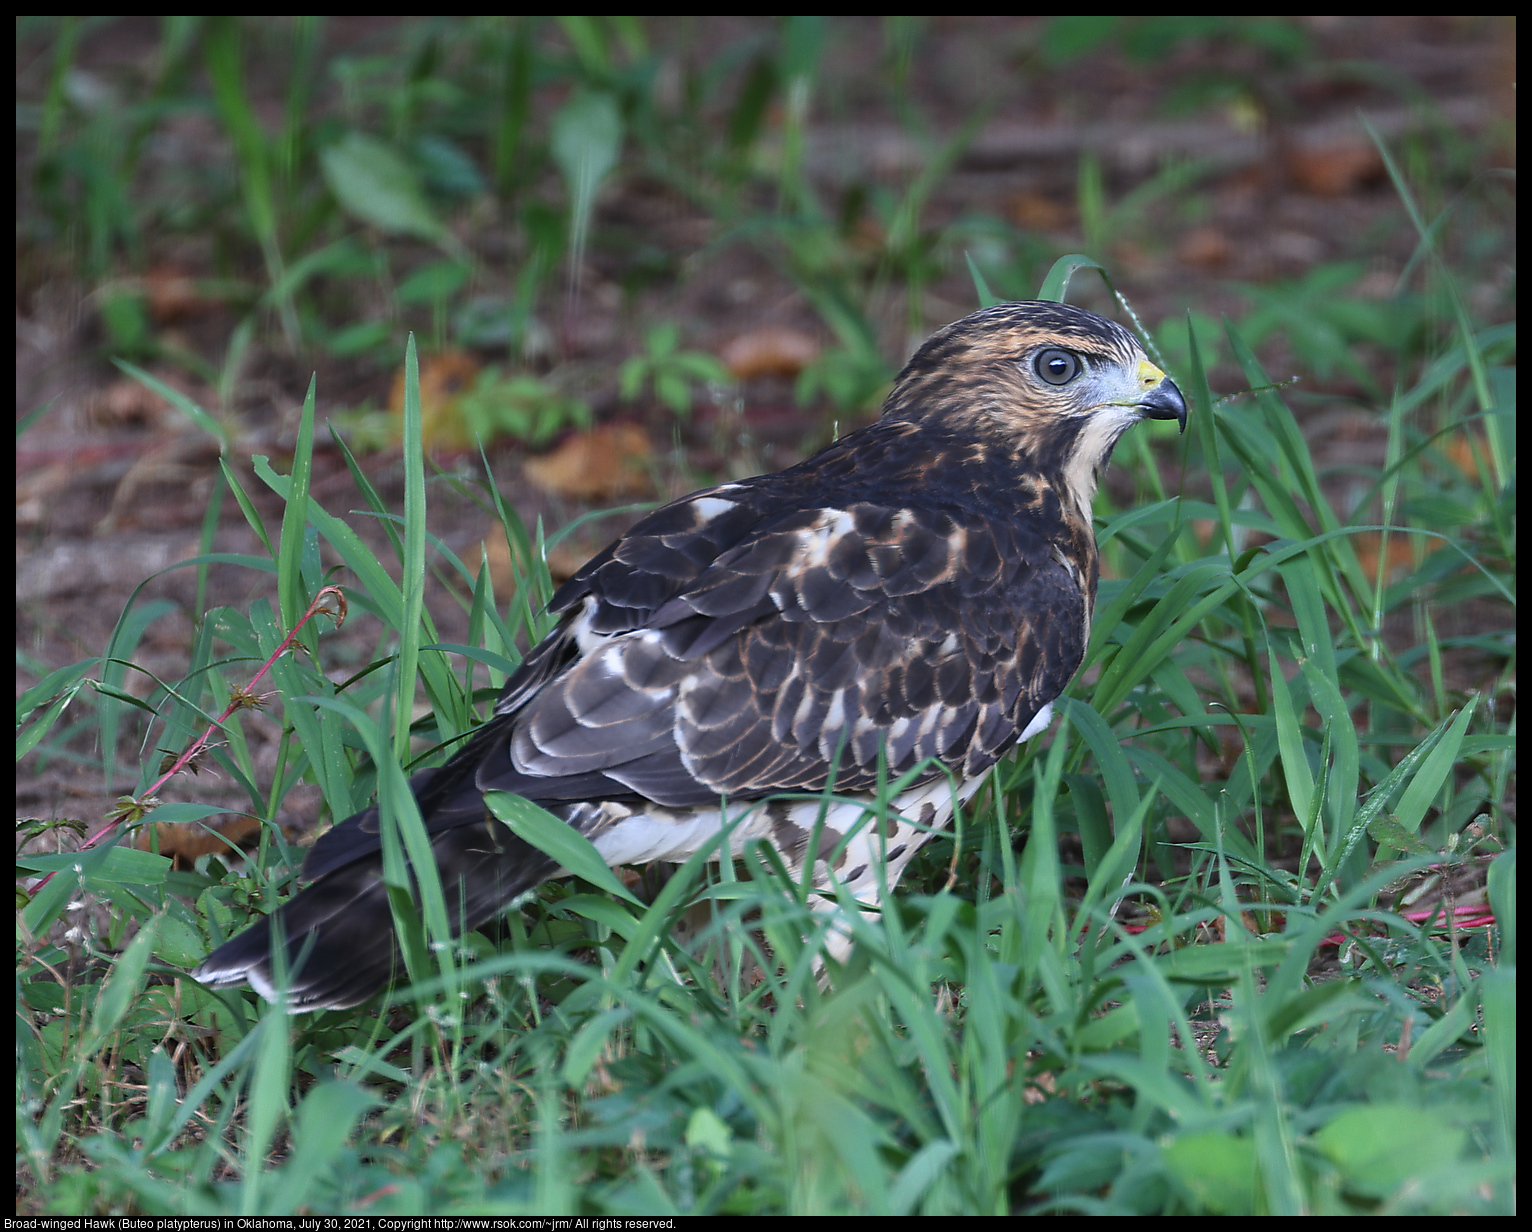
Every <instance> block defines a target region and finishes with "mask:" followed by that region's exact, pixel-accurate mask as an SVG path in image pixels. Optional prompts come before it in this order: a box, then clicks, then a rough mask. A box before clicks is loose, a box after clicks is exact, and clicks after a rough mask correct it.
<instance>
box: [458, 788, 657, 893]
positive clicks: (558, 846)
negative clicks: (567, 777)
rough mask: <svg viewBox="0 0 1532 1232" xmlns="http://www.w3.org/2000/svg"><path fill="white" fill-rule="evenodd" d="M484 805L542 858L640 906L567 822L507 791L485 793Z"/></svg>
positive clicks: (585, 839)
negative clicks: (550, 857)
mask: <svg viewBox="0 0 1532 1232" xmlns="http://www.w3.org/2000/svg"><path fill="white" fill-rule="evenodd" d="M484 803H485V804H487V805H488V806H489V811H490V812H492V813H493V814H494V815H495V816H496V817H498V818H499V819H500V820H501V821H503V822H505V824H506V825H507V826H509V827H510V829H511V833H512V834H514V835H515V836H516V837H517V838H519V839H522V840H524V841H525V842H528V843H531V844H532V846H534V847H536V848H537V849H538V850H539V851H541V852H543V853H544V854H545V855H549V856H552V857H553V858H554V859H555V860H557V861H558V862H559V863H560V864H562V865H563V866H564V868H565V869H567V870H568V871H569V872H571V873H573V874H574V875H575V876H576V877H583V878H585V880H586V881H588V882H590V883H591V885H594V886H600V887H601V888H602V889H603V890H605V891H606V892H607V893H608V894H612V895H615V896H616V897H618V898H623V899H626V900H627V901H628V902H630V903H633V904H634V905H636V906H639V907H642V906H643V903H641V902H639V900H638V899H637V898H635V897H634V896H633V894H632V893H631V891H629V889H628V887H627V886H625V885H623V884H622V882H620V881H618V880H617V877H616V874H614V873H613V872H612V870H611V869H609V868H608V867H607V866H606V861H605V860H603V859H602V858H601V853H600V852H599V851H597V850H596V848H595V844H593V843H592V842H591V841H590V840H589V839H588V838H586V837H585V836H584V835H583V834H581V833H580V832H579V831H578V830H576V829H575V828H574V827H573V826H571V825H570V824H569V823H568V822H566V821H562V820H560V819H559V818H557V817H555V816H554V815H553V814H552V813H550V812H549V811H548V810H547V809H545V808H540V807H539V806H538V805H536V804H533V803H532V801H530V800H527V799H524V798H523V797H521V796H516V795H512V794H511V793H510V792H508V791H489V792H485V793H484Z"/></svg>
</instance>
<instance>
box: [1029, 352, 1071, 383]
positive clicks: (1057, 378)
mask: <svg viewBox="0 0 1532 1232" xmlns="http://www.w3.org/2000/svg"><path fill="white" fill-rule="evenodd" d="M1033 366H1034V367H1035V368H1036V369H1037V375H1038V376H1040V377H1042V378H1043V380H1045V381H1047V382H1048V384H1050V385H1068V384H1069V382H1070V381H1072V380H1074V379H1075V377H1077V376H1079V375H1080V371H1081V368H1082V366H1083V365H1081V363H1080V357H1079V356H1078V355H1074V354H1072V353H1071V352H1069V351H1065V350H1062V349H1060V348H1059V347H1049V348H1048V349H1047V350H1045V351H1039V352H1038V353H1037V358H1036V359H1035V360H1034V361H1033Z"/></svg>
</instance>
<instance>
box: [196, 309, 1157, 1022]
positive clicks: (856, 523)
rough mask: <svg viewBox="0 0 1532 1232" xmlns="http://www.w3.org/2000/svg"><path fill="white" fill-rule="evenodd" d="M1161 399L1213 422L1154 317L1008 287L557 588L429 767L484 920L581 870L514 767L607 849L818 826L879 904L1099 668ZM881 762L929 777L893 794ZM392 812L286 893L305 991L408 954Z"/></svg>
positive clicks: (832, 870)
mask: <svg viewBox="0 0 1532 1232" xmlns="http://www.w3.org/2000/svg"><path fill="white" fill-rule="evenodd" d="M1140 419H1162V420H1169V419H1174V420H1176V421H1177V423H1178V424H1179V425H1180V427H1181V430H1182V431H1185V428H1186V401H1185V399H1184V398H1183V397H1182V395H1181V392H1180V390H1178V389H1177V388H1176V386H1175V384H1174V383H1173V382H1171V381H1170V379H1169V378H1168V377H1166V375H1165V374H1164V373H1163V372H1162V371H1161V370H1160V369H1159V368H1157V367H1155V365H1154V364H1153V363H1151V362H1150V361H1149V359H1148V357H1147V356H1146V355H1145V353H1144V351H1143V348H1142V347H1141V346H1140V345H1139V343H1138V341H1137V340H1136V339H1135V338H1134V336H1133V335H1132V334H1131V333H1129V332H1128V331H1127V330H1126V329H1123V328H1122V327H1121V326H1119V325H1116V324H1114V323H1113V322H1111V321H1108V320H1105V319H1103V318H1102V317H1099V316H1096V315H1095V314H1094V313H1090V312H1086V311H1084V310H1082V309H1079V308H1074V307H1071V306H1069V305H1066V304H1058V303H1051V302H1042V301H1023V302H1019V303H1009V304H999V305H996V306H995V307H992V308H986V309H984V310H983V311H981V312H976V313H973V314H972V315H971V316H966V317H964V318H963V319H962V320H960V321H956V322H954V323H953V324H951V325H948V326H946V327H945V328H944V329H941V330H939V331H937V333H936V334H934V335H933V336H932V337H931V338H930V339H929V340H928V341H927V342H926V343H925V344H924V345H923V346H921V347H920V349H919V350H918V351H916V352H915V355H914V357H913V358H912V359H911V360H910V361H909V363H908V364H906V365H905V367H904V370H903V371H902V372H901V373H900V374H899V376H898V379H897V380H896V381H895V383H894V387H893V390H892V392H891V393H890V394H889V396H888V399H887V401H886V402H885V404H884V406H883V411H882V415H881V417H880V418H879V419H878V420H877V421H876V422H875V423H872V424H870V425H869V426H867V427H864V428H861V429H859V430H857V431H854V432H851V433H848V434H847V435H846V436H843V437H841V438H840V439H839V440H837V441H835V442H834V443H833V444H831V445H829V446H828V447H826V448H825V449H823V450H821V451H820V452H819V453H817V454H815V455H814V456H813V457H811V458H809V459H808V460H807V461H804V462H800V463H799V464H798V465H796V466H793V467H790V468H788V469H787V470H784V471H780V472H778V473H776V474H771V475H760V476H757V477H756V478H753V479H745V480H742V481H740V482H737V483H726V484H722V485H720V486H718V487H713V488H707V489H705V490H703V491H700V492H695V493H693V494H692V495H690V496H686V497H682V498H681V499H680V500H677V501H673V502H671V503H670V504H668V505H666V506H664V507H663V508H661V509H659V510H657V511H655V512H654V513H651V514H649V515H648V516H647V517H645V518H644V519H643V520H642V521H640V522H639V523H638V524H637V525H635V526H634V527H633V529H632V530H630V531H629V532H628V533H627V534H625V535H623V536H622V537H621V538H620V539H618V540H617V541H616V542H615V543H613V544H611V545H610V546H609V547H608V548H606V550H605V551H603V552H601V553H600V554H599V555H598V556H596V557H595V558H594V559H592V560H591V561H590V562H589V563H587V564H586V565H585V566H584V567H583V568H581V569H580V570H579V572H578V573H576V574H575V575H574V577H573V578H571V579H570V580H569V581H568V582H567V583H565V585H564V586H563V587H562V588H561V589H560V590H559V591H558V592H557V593H556V594H555V595H554V596H553V599H552V601H551V602H550V604H549V610H550V612H552V613H555V614H557V615H558V616H559V622H558V625H557V627H556V628H554V629H553V631H552V632H551V633H549V634H548V636H547V637H546V638H544V639H543V640H542V641H541V642H540V643H539V644H538V645H537V646H536V647H534V648H533V649H532V650H531V652H530V653H529V654H528V655H527V657H526V659H525V660H524V661H523V662H522V664H521V666H520V667H519V668H518V669H517V670H516V672H515V673H514V674H513V675H512V676H511V677H510V679H509V680H508V681H507V682H506V685H505V689H504V691H503V692H502V693H501V695H500V698H499V700H498V701H497V702H496V704H495V707H494V713H493V715H492V717H491V718H490V719H489V720H488V721H487V722H486V723H484V724H483V725H482V726H481V727H479V728H478V729H477V730H476V731H475V733H474V735H473V736H472V738H471V739H470V740H469V741H468V743H467V744H466V745H465V746H464V747H463V748H462V749H461V750H460V751H459V752H457V753H456V754H455V755H454V756H452V757H451V758H450V759H449V760H448V761H447V762H446V764H445V765H443V766H441V767H440V768H438V769H431V770H426V771H423V772H421V773H419V774H417V775H416V776H415V777H414V778H413V779H412V780H411V784H410V785H411V789H412V791H413V792H414V794H415V796H416V799H417V800H418V802H419V806H420V813H421V816H422V818H423V819H424V821H425V825H426V829H427V831H428V833H429V835H430V838H431V845H432V852H433V855H434V857H435V860H436V863H437V865H438V868H439V869H440V873H441V881H442V885H443V888H444V889H445V891H446V894H447V901H448V903H449V905H450V906H452V907H453V909H454V910H455V913H456V915H457V921H456V923H457V925H458V926H459V927H460V928H461V929H462V930H464V931H471V930H473V929H475V928H478V927H480V926H481V925H483V924H484V923H486V922H487V921H489V920H490V919H491V918H493V917H494V915H495V914H496V913H497V912H499V911H501V910H503V909H504V908H506V907H507V906H508V905H510V904H512V903H514V902H516V901H518V900H519V899H520V898H521V897H522V896H524V895H525V894H527V893H528V892H529V891H531V890H532V889H533V888H535V887H536V886H537V885H539V884H540V883H541V882H543V881H545V880H547V879H548V878H549V877H551V876H554V875H555V874H557V873H558V872H559V868H558V865H557V862H556V861H555V860H553V859H552V858H551V857H549V856H547V855H545V854H544V853H543V852H541V851H539V850H537V849H536V848H534V847H532V846H531V845H529V844H528V843H526V842H524V841H523V840H521V839H520V838H518V837H517V836H516V835H515V834H513V833H512V832H511V831H510V830H509V828H508V827H506V826H505V825H504V824H503V823H501V822H500V821H498V820H497V819H496V818H495V817H494V816H493V814H491V813H490V812H489V810H488V809H487V808H486V806H485V803H484V800H483V793H484V792H486V791H492V790H501V791H509V792H515V793H516V794H518V795H521V796H524V797H526V798H527V799H530V800H532V801H534V802H536V803H537V804H539V805H541V806H542V807H543V808H545V809H547V810H548V811H550V812H552V813H553V814H555V815H556V816H558V817H560V818H561V819H563V820H564V821H565V822H566V823H567V824H569V825H570V826H573V827H574V828H575V829H576V830H577V831H579V832H580V833H581V834H583V835H584V836H585V837H586V838H587V839H589V840H590V841H591V842H592V843H593V844H594V845H595V847H596V850H597V851H598V852H599V853H600V854H601V856H602V857H603V858H604V859H605V860H606V861H607V863H608V864H631V863H640V862H646V861H654V860H660V861H680V860H684V859H685V858H686V857H687V856H689V855H691V854H692V853H694V852H696V851H697V850H699V849H700V848H702V847H704V846H706V845H707V843H708V842H709V840H710V839H711V840H716V839H717V837H718V834H719V830H720V827H721V826H722V825H723V824H724V823H723V819H724V816H725V813H727V816H728V818H729V819H730V820H733V819H735V818H737V817H739V816H740V814H741V813H743V814H744V820H743V821H741V822H739V824H738V825H737V827H736V828H735V830H734V832H733V835H732V838H731V844H732V847H731V849H732V851H733V852H734V853H735V854H738V853H739V852H741V851H743V850H744V848H745V846H746V845H747V844H749V843H750V842H752V841H755V840H760V841H764V842H766V843H768V844H770V845H772V846H773V847H774V848H775V849H776V850H777V851H778V852H779V853H780V855H781V856H782V859H783V861H784V862H785V864H786V866H787V867H788V868H789V869H791V870H792V871H793V872H794V873H795V874H796V875H799V876H801V875H802V873H803V871H804V863H805V861H807V860H809V859H810V858H811V853H810V851H809V847H810V846H811V843H812V845H813V846H814V848H815V849H814V851H813V853H812V858H813V860H814V869H813V871H812V877H813V882H814V884H815V885H816V886H818V887H820V888H825V887H828V886H831V885H833V884H836V883H838V884H840V885H843V886H846V887H848V888H849V889H850V891H851V893H852V894H853V895H854V896H855V897H856V899H857V900H858V901H859V902H860V903H862V904H865V905H868V906H875V905H876V904H877V901H878V897H879V894H880V892H881V889H882V887H890V888H891V887H893V886H894V885H895V884H896V883H897V882H898V880H899V877H900V874H901V873H902V872H903V870H904V868H905V866H906V864H908V862H909V860H910V859H911V857H912V856H914V855H915V853H916V851H917V850H919V848H920V846H921V844H922V843H924V842H925V841H926V839H927V838H929V837H930V836H931V834H932V833H933V832H935V831H937V830H940V829H941V828H942V827H943V826H945V825H946V824H947V822H948V821H949V820H950V819H951V816H952V813H953V809H954V807H955V802H956V803H961V802H965V801H967V800H968V799H969V797H971V796H972V795H973V794H974V793H975V792H976V791H977V790H978V788H979V786H980V784H981V782H982V780H983V777H984V775H985V773H986V771H988V770H989V768H990V767H991V766H992V765H994V764H995V762H996V760H997V759H999V758H1000V757H1001V756H1003V755H1004V754H1005V753H1006V752H1007V751H1008V750H1009V749H1011V748H1012V746H1014V745H1015V744H1016V743H1017V742H1018V741H1020V740H1025V739H1027V738H1029V737H1031V736H1033V735H1036V734H1037V733H1038V732H1040V731H1042V730H1043V729H1044V728H1045V727H1046V726H1047V725H1048V723H1049V720H1050V718H1051V716H1052V709H1053V702H1054V700H1055V699H1056V698H1057V697H1058V696H1059V694H1061V693H1062V692H1063V691H1064V689H1065V687H1066V686H1067V685H1068V684H1069V681H1070V679H1071V678H1072V677H1073V676H1074V674H1075V672H1076V671H1077V670H1078V668H1079V666H1080V663H1081V660H1082V659H1083V658H1084V655H1085V647H1086V642H1087V640H1088V638H1089V633H1090V623H1091V609H1092V606H1093V604H1094V601H1095V596H1096V578H1097V553H1096V541H1095V534H1094V531H1093V529H1092V522H1091V502H1092V499H1093V498H1094V496H1095V492H1096V485H1097V481H1098V479H1099V477H1100V475H1101V472H1102V469H1103V468H1104V467H1105V466H1106V464H1107V461H1108V459H1109V458H1110V456H1111V453H1112V448H1113V446H1114V445H1115V444H1116V442H1117V440H1118V438H1119V437H1120V436H1121V435H1122V434H1123V433H1124V432H1125V431H1126V430H1127V429H1128V428H1130V427H1131V426H1132V425H1133V424H1134V423H1136V422H1137V421H1138V420H1140ZM906 776H907V777H906ZM880 781H881V782H883V783H889V782H895V781H899V782H900V783H901V786H902V790H901V791H900V794H898V795H897V796H896V797H895V798H894V799H893V800H892V801H891V802H889V803H887V805H886V807H885V808H884V809H882V810H877V811H878V813H879V815H878V816H872V815H871V814H873V813H874V811H875V810H876V804H875V802H874V793H875V792H876V790H877V788H878V786H879V783H880ZM827 787H829V788H830V790H829V791H828V792H827V791H826V790H825V789H826V788H827ZM812 793H823V794H822V795H821V797H820V798H819V799H812V798H809V799H805V796H807V795H811V794H812ZM379 829H380V822H379V816H378V809H377V807H376V806H374V807H372V808H370V809H367V810H366V811H364V812H361V813H358V814H356V815H355V816H353V817H351V818H349V819H348V820H346V821H343V822H341V823H340V824H339V825H337V826H335V827H334V828H333V829H331V830H329V831H328V832H327V833H326V834H324V835H323V836H322V837H321V838H320V839H319V841H318V842H317V843H316V844H315V845H314V847H313V849H312V850H311V851H310V853H309V855H308V858H307V859H306V861H305V863H304V868H303V874H304V877H305V878H306V879H307V880H309V881H310V882H311V883H312V884H311V885H309V886H308V888H307V889H305V890H303V891H302V892H301V893H299V894H298V895H297V896H295V897H294V898H292V899H291V900H290V901H288V902H287V903H286V904H285V905H283V906H282V907H281V908H280V909H279V910H280V913H281V923H282V933H283V935H284V936H285V937H286V945H287V947H288V951H289V952H288V957H287V963H286V966H287V968H288V970H289V971H290V973H291V974H290V984H289V987H288V990H287V1004H288V1007H289V1008H290V1009H292V1010H308V1009H318V1008H344V1007H348V1006H353V1005H357V1004H359V1003H361V1002H362V1001H365V1000H366V999H367V998H369V997H370V996H372V995H373V994H374V993H375V992H376V991H377V990H378V989H379V988H380V987H381V986H382V985H383V984H384V983H385V982H386V981H387V980H388V979H389V977H390V974H391V972H393V971H395V970H397V969H398V967H399V961H400V960H399V951H398V946H397V943H396V942H395V940H394V936H393V922H392V916H391V913H390V909H389V903H388V895H387V889H386V887H385V885H384V882H383V876H382V840H381V836H380V833H379ZM879 865H881V867H879ZM271 938H272V929H271V927H270V925H269V923H268V922H267V921H264V920H263V921H262V922H261V923H259V924H257V925H255V926H254V927H252V928H250V929H248V930H247V931H246V932H244V933H242V934H240V935H239V936H236V937H235V938H233V939H232V940H231V941H229V942H228V943H227V944H225V945H223V946H221V947H220V948H219V949H218V950H217V951H216V952H215V953H213V954H212V955H211V956H209V957H208V958H207V959H206V961H204V962H203V963H202V965H201V966H200V967H198V968H197V970H196V971H194V972H193V973H192V975H193V978H195V979H197V980H200V981H202V982H203V983H206V984H209V985H213V986H215V987H216V986H226V985H234V984H240V983H245V982H248V983H249V984H250V985H252V986H253V987H254V988H255V989H256V990H257V991H258V992H260V993H261V994H262V995H263V996H266V997H267V998H272V997H273V996H274V995H275V988H274V982H275V977H274V975H273V970H272V961H271V952H270V950H271Z"/></svg>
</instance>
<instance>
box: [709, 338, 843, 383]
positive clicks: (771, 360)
mask: <svg viewBox="0 0 1532 1232" xmlns="http://www.w3.org/2000/svg"><path fill="white" fill-rule="evenodd" d="M718 357H719V358H720V359H721V360H723V362H724V366H725V367H726V368H728V370H729V371H730V373H732V374H733V376H734V379H735V380H736V381H748V380H750V379H751V378H752V377H757V376H797V375H798V373H800V372H802V371H803V370H804V369H805V368H806V367H808V366H809V365H810V364H811V363H813V362H814V361H815V360H816V359H818V358H819V343H818V342H816V341H815V340H814V339H813V338H811V337H809V335H808V334H806V333H804V332H803V331H802V330H800V329H793V328H792V327H791V326H788V325H763V326H761V327H760V328H759V329H752V330H749V331H747V332H746V333H743V334H740V335H739V337H737V338H735V339H733V340H732V341H731V342H729V343H728V344H726V345H725V346H724V348H723V350H722V351H721V352H719V356H718Z"/></svg>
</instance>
